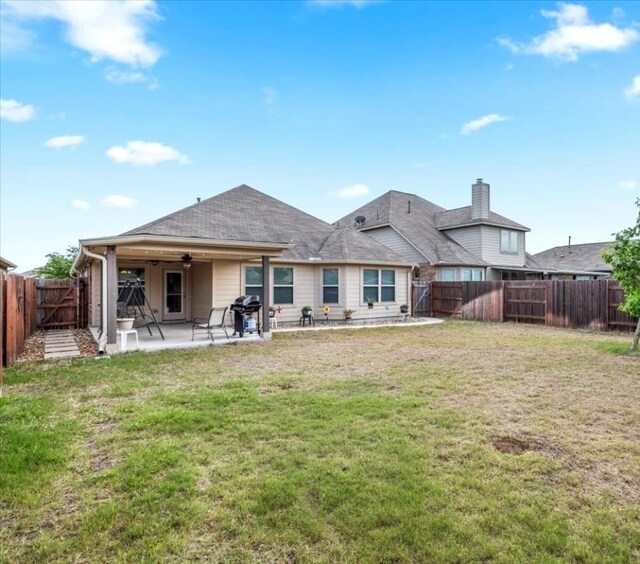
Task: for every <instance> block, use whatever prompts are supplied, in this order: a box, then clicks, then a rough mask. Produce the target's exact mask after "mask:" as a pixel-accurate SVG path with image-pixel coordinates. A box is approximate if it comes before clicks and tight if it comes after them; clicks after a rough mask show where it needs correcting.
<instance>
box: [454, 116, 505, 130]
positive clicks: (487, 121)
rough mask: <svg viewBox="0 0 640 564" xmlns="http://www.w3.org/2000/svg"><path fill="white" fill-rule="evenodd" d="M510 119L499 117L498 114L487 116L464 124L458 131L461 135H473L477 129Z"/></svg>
mask: <svg viewBox="0 0 640 564" xmlns="http://www.w3.org/2000/svg"><path fill="white" fill-rule="evenodd" d="M510 119H511V118H510V117H507V116H501V115H500V114H489V115H486V116H482V117H481V118H478V119H474V120H473V121H470V122H469V123H465V124H464V125H463V126H462V129H461V130H460V133H462V135H469V133H473V132H474V131H478V129H482V128H483V127H487V125H491V124H492V123H497V122H499V121H507V120H510Z"/></svg>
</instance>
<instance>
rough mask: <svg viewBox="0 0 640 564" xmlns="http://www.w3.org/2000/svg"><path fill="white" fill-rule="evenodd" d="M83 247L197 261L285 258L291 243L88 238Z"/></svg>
mask: <svg viewBox="0 0 640 564" xmlns="http://www.w3.org/2000/svg"><path fill="white" fill-rule="evenodd" d="M81 243H82V245H83V246H84V247H85V248H87V249H90V250H91V251H93V252H94V253H97V254H106V252H107V247H110V246H114V247H115V248H116V256H117V257H118V259H126V260H133V261H135V260H140V261H149V260H161V261H179V260H180V258H181V257H182V255H184V254H186V253H188V254H190V255H191V256H192V257H193V260H194V261H195V262H199V261H203V262H206V261H210V260H214V259H218V260H250V259H258V258H261V257H263V256H268V257H273V258H277V257H280V256H282V253H283V251H284V250H285V249H287V248H289V247H291V244H289V243H261V242H252V241H216V240H209V239H198V238H193V239H191V238H166V237H164V238H163V237H153V236H151V237H144V236H143V237H141V236H134V237H114V238H104V239H87V240H83V241H81Z"/></svg>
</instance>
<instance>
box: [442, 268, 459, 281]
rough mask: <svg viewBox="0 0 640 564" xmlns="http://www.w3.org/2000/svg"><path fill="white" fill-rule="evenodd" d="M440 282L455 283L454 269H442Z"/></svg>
mask: <svg viewBox="0 0 640 564" xmlns="http://www.w3.org/2000/svg"><path fill="white" fill-rule="evenodd" d="M441 272H442V274H441V277H442V281H443V282H455V281H456V269H455V268H443V269H442V271H441Z"/></svg>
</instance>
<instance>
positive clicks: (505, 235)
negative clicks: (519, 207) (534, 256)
mask: <svg viewBox="0 0 640 564" xmlns="http://www.w3.org/2000/svg"><path fill="white" fill-rule="evenodd" d="M500 252H501V253H506V254H512V255H516V254H518V232H517V231H508V230H506V229H502V230H500Z"/></svg>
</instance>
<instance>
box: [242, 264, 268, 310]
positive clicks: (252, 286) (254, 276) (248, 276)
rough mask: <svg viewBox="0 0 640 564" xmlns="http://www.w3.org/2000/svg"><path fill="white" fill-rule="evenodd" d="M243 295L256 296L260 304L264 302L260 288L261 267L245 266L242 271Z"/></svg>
mask: <svg viewBox="0 0 640 564" xmlns="http://www.w3.org/2000/svg"><path fill="white" fill-rule="evenodd" d="M244 293H245V294H246V295H247V296H258V298H260V302H263V301H264V299H263V298H264V290H263V286H262V267H261V266H246V267H245V270H244Z"/></svg>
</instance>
